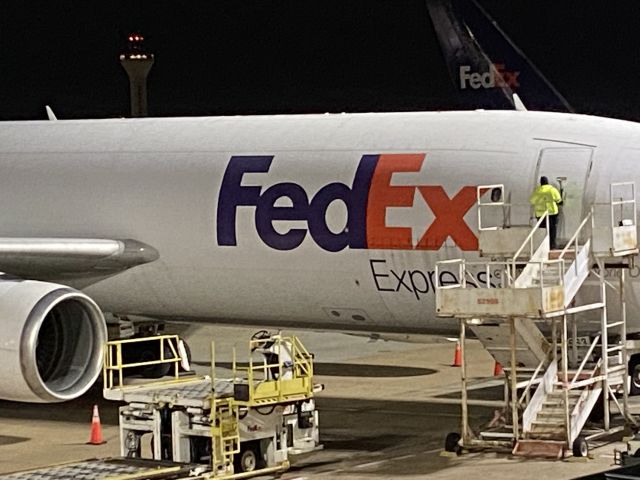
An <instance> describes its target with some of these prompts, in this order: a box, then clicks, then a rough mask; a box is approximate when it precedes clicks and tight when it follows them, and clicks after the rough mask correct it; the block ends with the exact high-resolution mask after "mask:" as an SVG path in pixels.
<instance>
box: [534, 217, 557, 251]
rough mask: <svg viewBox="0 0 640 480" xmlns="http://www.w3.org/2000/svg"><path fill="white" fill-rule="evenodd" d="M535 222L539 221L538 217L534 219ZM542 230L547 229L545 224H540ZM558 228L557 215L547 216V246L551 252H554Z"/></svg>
mask: <svg viewBox="0 0 640 480" xmlns="http://www.w3.org/2000/svg"><path fill="white" fill-rule="evenodd" d="M536 219H537V220H540V217H536ZM540 226H541V227H542V228H547V222H542V225H540ZM557 227H558V214H557V213H556V214H555V215H549V245H550V246H551V250H555V249H556V247H557V245H556V231H557Z"/></svg>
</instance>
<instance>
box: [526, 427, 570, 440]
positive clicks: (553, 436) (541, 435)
mask: <svg viewBox="0 0 640 480" xmlns="http://www.w3.org/2000/svg"><path fill="white" fill-rule="evenodd" d="M565 435H566V434H565V431H564V428H562V429H560V430H558V431H555V432H533V431H532V432H529V434H528V435H527V437H528V438H530V439H531V440H555V441H557V442H561V441H563V440H564V437H565Z"/></svg>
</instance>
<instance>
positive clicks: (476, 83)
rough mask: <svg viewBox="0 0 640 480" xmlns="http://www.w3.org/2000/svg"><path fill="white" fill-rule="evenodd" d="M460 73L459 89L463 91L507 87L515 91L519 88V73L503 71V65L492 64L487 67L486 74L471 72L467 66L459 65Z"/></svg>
mask: <svg viewBox="0 0 640 480" xmlns="http://www.w3.org/2000/svg"><path fill="white" fill-rule="evenodd" d="M459 73H460V75H459V76H460V89H461V90H465V89H466V88H467V87H471V88H472V89H474V90H477V89H479V88H496V87H497V88H501V87H509V88H511V89H515V88H517V87H519V86H520V83H519V82H518V76H519V75H520V72H510V71H508V70H505V68H504V64H502V63H494V64H491V65H490V66H489V71H488V72H483V73H480V72H471V67H470V66H469V65H461V66H460V69H459Z"/></svg>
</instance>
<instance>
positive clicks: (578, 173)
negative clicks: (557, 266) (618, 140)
mask: <svg viewBox="0 0 640 480" xmlns="http://www.w3.org/2000/svg"><path fill="white" fill-rule="evenodd" d="M592 156H593V148H592V147H588V146H584V147H583V146H571V147H548V148H542V149H541V150H540V154H539V156H538V167H537V169H536V178H535V186H538V185H539V184H540V177H541V176H545V177H547V178H548V179H549V183H550V184H552V185H553V186H555V187H556V188H557V189H558V190H560V191H561V193H562V196H563V200H564V201H563V204H562V206H561V207H560V212H559V214H560V216H559V217H558V231H557V241H558V244H559V245H564V244H565V243H566V242H567V241H568V240H569V239H570V238H571V237H572V236H573V234H574V233H575V232H576V230H577V229H578V227H579V226H580V223H581V222H582V220H583V218H584V215H585V214H586V213H587V211H586V210H585V208H584V193H585V190H586V188H587V180H588V178H589V173H590V172H591V162H592Z"/></svg>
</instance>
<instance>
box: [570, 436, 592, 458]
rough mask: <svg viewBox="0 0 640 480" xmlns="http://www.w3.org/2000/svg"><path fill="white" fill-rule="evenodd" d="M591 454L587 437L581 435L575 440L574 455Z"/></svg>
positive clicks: (583, 455)
mask: <svg viewBox="0 0 640 480" xmlns="http://www.w3.org/2000/svg"><path fill="white" fill-rule="evenodd" d="M587 455H589V444H588V443H587V439H586V438H584V437H583V436H579V437H578V438H576V439H575V440H574V441H573V456H574V457H586V456H587Z"/></svg>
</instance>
